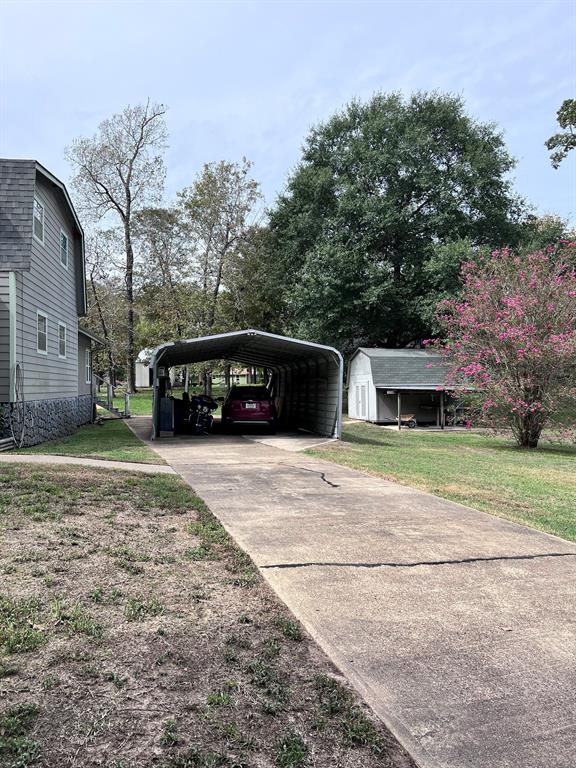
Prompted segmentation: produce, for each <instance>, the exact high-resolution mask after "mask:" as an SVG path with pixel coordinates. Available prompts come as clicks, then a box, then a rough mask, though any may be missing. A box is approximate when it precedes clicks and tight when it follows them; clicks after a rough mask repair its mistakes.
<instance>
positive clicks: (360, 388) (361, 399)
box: [356, 384, 367, 419]
mask: <svg viewBox="0 0 576 768" xmlns="http://www.w3.org/2000/svg"><path fill="white" fill-rule="evenodd" d="M366 403H367V392H366V384H357V385H356V418H358V419H366V418H367V413H366Z"/></svg>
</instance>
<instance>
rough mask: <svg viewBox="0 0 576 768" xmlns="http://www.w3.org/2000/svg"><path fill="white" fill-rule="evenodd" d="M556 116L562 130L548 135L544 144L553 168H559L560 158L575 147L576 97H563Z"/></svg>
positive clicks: (563, 157)
mask: <svg viewBox="0 0 576 768" xmlns="http://www.w3.org/2000/svg"><path fill="white" fill-rule="evenodd" d="M556 117H557V120H558V125H559V126H560V128H563V129H564V130H563V131H560V132H559V133H555V134H554V135H553V136H550V138H549V139H548V141H547V142H546V146H547V147H548V149H549V150H550V152H551V155H550V162H551V163H552V165H553V166H554V168H559V167H560V163H561V162H562V160H564V159H565V158H566V157H567V155H568V153H569V152H571V151H572V150H573V149H574V148H576V99H565V100H564V101H563V102H562V105H561V107H560V109H559V110H558V112H557V113H556Z"/></svg>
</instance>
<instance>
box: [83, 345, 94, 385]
mask: <svg viewBox="0 0 576 768" xmlns="http://www.w3.org/2000/svg"><path fill="white" fill-rule="evenodd" d="M84 380H85V381H84V383H85V384H92V350H91V349H85V350H84Z"/></svg>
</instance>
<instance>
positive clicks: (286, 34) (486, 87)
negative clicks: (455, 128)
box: [0, 0, 576, 224]
mask: <svg viewBox="0 0 576 768" xmlns="http://www.w3.org/2000/svg"><path fill="white" fill-rule="evenodd" d="M435 89H436V90H440V91H449V92H451V93H456V94H459V95H460V96H462V97H463V99H464V100H465V103H466V108H467V111H468V112H469V114H471V115H472V116H473V117H475V118H476V119H478V120H481V121H490V122H495V123H497V124H498V126H499V127H500V128H501V129H502V131H503V132H504V136H505V141H506V143H507V146H508V148H509V150H510V152H511V153H512V154H513V155H514V156H515V157H516V158H517V161H518V164H517V167H516V168H515V171H514V174H513V178H514V184H515V188H516V190H517V191H518V192H519V193H520V194H521V195H522V196H524V197H525V198H526V199H527V200H529V201H530V202H531V203H532V204H533V205H534V207H535V210H536V211H537V212H539V213H546V212H550V213H558V214H560V215H562V216H563V217H566V218H568V219H570V220H571V222H572V223H573V224H576V151H575V152H573V153H572V156H569V157H568V158H567V159H566V160H565V161H564V162H563V164H562V165H561V167H560V168H559V169H558V170H554V169H553V168H552V166H551V164H550V161H549V156H548V152H547V150H546V148H545V147H544V141H545V140H546V139H547V138H548V137H549V136H550V135H551V134H552V133H554V132H555V131H556V129H557V124H556V111H557V109H558V107H559V106H560V104H561V103H562V101H563V100H564V99H566V98H570V97H572V98H574V97H576V0H541V1H540V2H530V1H529V0H509V1H507V2H504V1H496V0H483V1H482V2H476V1H475V0H468V1H467V0H460V1H459V2H448V1H447V2H438V1H437V0H427V1H424V2H410V0H407V1H406V0H405V1H404V2H395V1H394V2H380V1H377V0H376V1H374V2H362V1H359V2H348V1H343V2H333V1H328V0H326V1H320V0H317V1H316V2H312V1H310V0H301V1H299V2H297V1H295V0H291V1H290V2H284V1H282V0H280V1H278V2H275V1H274V0H265V1H263V2H244V1H243V0H236V1H234V2H218V1H216V2H209V3H206V2H191V1H190V0H188V1H182V2H172V1H171V0H167V1H165V2H156V1H152V0H150V1H149V2H139V1H135V2H129V1H128V0H124V1H123V2H121V1H119V0H115V1H113V0H109V1H106V0H99V1H98V2H91V1H89V0H74V1H73V2H51V1H50V0H43V2H32V1H30V0H17V2H16V1H14V0H0V156H2V157H21V158H34V159H36V160H39V161H40V162H41V163H42V164H43V165H45V166H46V167H47V168H48V169H49V170H51V171H52V172H53V173H54V174H55V175H56V176H58V177H59V178H61V179H62V180H63V181H64V182H68V181H69V180H70V177H71V168H70V167H69V166H68V164H67V162H66V161H65V159H64V149H65V147H66V146H67V145H68V144H69V143H70V142H71V141H72V140H73V139H74V138H76V137H78V136H89V135H92V134H93V133H95V131H96V130H97V127H98V124H99V122H100V121H101V120H103V119H105V118H106V117H109V116H110V115H112V114H114V113H115V112H118V111H120V110H121V109H122V108H123V107H124V106H125V105H127V104H135V103H138V102H143V101H146V99H148V98H150V99H151V100H152V101H157V102H162V103H164V104H166V105H167V106H168V112H167V115H166V122H167V127H168V131H169V135H170V139H169V148H168V150H167V153H166V164H167V187H166V191H167V199H170V198H171V197H173V196H174V195H175V192H176V191H177V190H179V189H181V188H182V187H184V186H187V185H189V184H190V183H191V182H192V180H193V179H194V176H195V175H196V174H197V173H198V172H199V171H200V169H201V167H202V165H203V163H205V162H211V161H217V160H223V159H225V160H240V159H241V158H242V157H243V156H245V157H247V158H249V159H250V160H251V161H253V163H254V168H253V174H254V177H255V178H256V179H257V180H258V181H260V182H261V184H262V189H263V192H264V195H265V202H266V204H268V205H270V204H272V203H273V202H274V199H275V197H276V195H277V194H278V193H279V192H280V191H281V190H282V188H283V187H284V185H285V183H286V179H287V177H288V175H289V173H290V172H291V170H292V169H293V168H294V166H295V165H296V163H297V162H298V158H299V156H300V152H301V147H302V142H303V140H304V138H305V136H306V134H307V132H308V131H309V129H310V127H311V126H313V125H316V124H318V123H319V122H322V121H323V120H325V119H327V118H328V117H330V115H331V114H333V113H334V112H335V111H337V110H339V109H341V108H342V107H343V106H344V105H345V104H346V103H347V102H349V101H350V100H351V99H353V98H360V99H368V98H370V96H371V95H372V94H373V93H374V92H376V91H379V90H380V91H400V92H402V93H404V94H406V95H408V94H410V93H412V92H413V91H416V90H435Z"/></svg>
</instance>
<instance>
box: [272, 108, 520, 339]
mask: <svg viewBox="0 0 576 768" xmlns="http://www.w3.org/2000/svg"><path fill="white" fill-rule="evenodd" d="M513 167H514V160H513V159H512V158H511V156H510V155H509V154H508V152H507V150H506V147H505V145H504V141H503V138H502V135H501V134H500V132H499V131H497V130H496V128H495V127H494V126H493V125H491V124H484V123H479V122H476V121H474V120H473V119H472V118H471V117H469V116H468V115H467V114H466V113H465V110H464V105H463V102H462V100H461V99H460V98H459V97H456V96H451V95H445V94H437V93H417V94H415V95H413V96H412V97H411V98H409V99H407V100H405V99H403V98H402V96H401V95H399V94H396V93H392V94H384V93H379V94H376V95H375V96H374V97H373V98H372V99H371V100H370V101H368V102H366V103H362V102H359V101H353V102H351V103H350V104H349V105H348V106H347V107H346V108H345V109H344V110H343V111H342V112H340V113H338V114H336V115H334V116H333V117H332V118H330V119H329V120H328V121H327V122H325V123H323V124H321V125H319V126H317V127H315V128H314V129H313V130H312V131H311V132H310V134H309V136H308V138H307V140H306V142H305V146H304V149H303V153H302V158H301V160H300V162H299V164H298V166H297V167H296V170H295V172H294V173H293V175H292V177H291V178H290V180H289V182H288V186H287V189H286V191H285V193H284V194H283V195H281V196H280V198H279V199H278V202H277V205H276V206H275V208H274V210H273V211H272V212H271V231H272V253H271V258H273V259H275V261H276V264H277V275H276V279H277V280H278V281H279V282H281V283H282V284H283V285H284V286H285V288H284V302H285V311H286V313H287V316H288V318H289V322H290V324H291V329H292V330H293V332H295V333H299V334H302V335H305V336H308V337H310V338H315V339H317V340H321V341H326V342H330V343H333V344H336V345H338V346H339V347H341V348H343V349H345V350H348V349H351V348H352V347H353V346H355V345H357V344H367V345H378V346H396V345H404V344H406V343H409V342H411V341H414V340H417V339H419V338H422V336H425V335H427V334H428V332H429V314H430V313H429V308H428V303H429V301H430V292H431V291H434V290H435V288H434V283H435V282H436V283H437V282H438V280H439V279H440V280H441V275H434V269H433V261H434V258H436V256H435V254H436V250H435V249H436V248H437V247H438V246H439V245H442V244H446V243H449V242H451V241H457V240H461V239H464V238H466V239H468V241H469V243H470V244H472V245H473V246H476V245H481V244H488V243H489V244H491V245H492V246H498V245H504V244H508V243H513V242H515V241H516V240H517V238H518V236H519V235H518V223H519V220H520V217H521V212H522V204H521V201H520V200H519V199H518V198H517V197H516V196H515V194H514V193H513V191H512V187H511V182H510V179H509V176H508V174H509V171H510V170H511V169H512V168H513ZM452 272H454V270H452ZM457 272H458V270H456V274H457ZM445 279H446V281H450V280H451V279H453V278H452V277H451V276H450V274H448V275H446V276H445Z"/></svg>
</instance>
